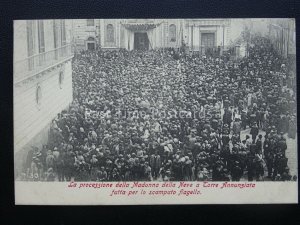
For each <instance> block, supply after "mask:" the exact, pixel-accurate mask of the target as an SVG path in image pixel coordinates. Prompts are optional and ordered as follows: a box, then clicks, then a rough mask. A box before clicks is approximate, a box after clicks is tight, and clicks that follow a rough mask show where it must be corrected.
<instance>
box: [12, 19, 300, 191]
mask: <svg viewBox="0 0 300 225" xmlns="http://www.w3.org/2000/svg"><path fill="white" fill-rule="evenodd" d="M13 57H14V63H13V66H14V71H13V89H14V90H13V100H14V103H13V104H14V105H13V107H14V167H15V182H23V183H24V182H31V183H33V184H35V185H39V184H42V183H44V182H65V183H70V182H135V181H139V182H172V181H174V182H180V181H189V182H207V181H208V182H232V183H235V182H236V183H238V182H246V183H247V182H295V183H296V182H298V181H297V180H298V172H297V171H298V168H297V163H298V162H297V112H296V111H297V107H296V106H297V104H296V31H295V20H294V19H292V18H284V19H275V18H272V19H269V18H252V19H251V18H245V19H230V18H224V19H222V18H219V19H216V18H214V19H208V18H204V19H201V18H199V19H195V18H193V19H188V18H187V19H182V18H180V19H163V18H161V19H157V18H156V19H151V18H150V19H47V20H15V21H14V54H13Z"/></svg>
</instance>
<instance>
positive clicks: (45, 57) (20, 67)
mask: <svg viewBox="0 0 300 225" xmlns="http://www.w3.org/2000/svg"><path fill="white" fill-rule="evenodd" d="M72 57H73V50H72V46H71V44H68V45H64V46H62V47H59V48H56V49H53V50H51V51H48V52H43V53H40V54H37V55H33V56H30V57H28V58H26V59H24V60H21V61H17V62H14V83H18V82H21V81H23V80H25V79H28V78H30V77H31V76H34V75H36V74H38V73H40V72H42V71H44V70H45V69H47V68H49V67H51V66H53V65H55V64H58V63H61V62H63V61H65V60H68V59H70V58H72Z"/></svg>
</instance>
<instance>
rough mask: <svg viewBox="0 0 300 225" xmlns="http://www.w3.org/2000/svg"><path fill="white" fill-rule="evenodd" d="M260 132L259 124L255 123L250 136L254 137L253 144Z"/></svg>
mask: <svg viewBox="0 0 300 225" xmlns="http://www.w3.org/2000/svg"><path fill="white" fill-rule="evenodd" d="M258 132H259V130H258V127H257V124H256V123H254V125H253V127H252V128H251V130H250V134H251V135H252V142H253V143H255V141H256V137H257V135H258Z"/></svg>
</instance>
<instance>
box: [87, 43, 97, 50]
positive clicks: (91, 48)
mask: <svg viewBox="0 0 300 225" xmlns="http://www.w3.org/2000/svg"><path fill="white" fill-rule="evenodd" d="M87 49H88V50H95V43H87Z"/></svg>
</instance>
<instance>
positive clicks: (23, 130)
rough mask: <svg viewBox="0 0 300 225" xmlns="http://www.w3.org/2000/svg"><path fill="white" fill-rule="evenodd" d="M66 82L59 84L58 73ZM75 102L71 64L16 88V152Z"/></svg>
mask: <svg viewBox="0 0 300 225" xmlns="http://www.w3.org/2000/svg"><path fill="white" fill-rule="evenodd" d="M61 71H63V73H64V80H63V83H62V85H60V84H59V73H60V72H61ZM38 85H39V86H40V87H41V93H42V97H41V103H40V105H38V104H37V102H36V92H37V87H38ZM71 101H72V69H71V62H68V63H66V64H65V65H62V67H59V68H55V69H54V70H53V71H51V72H48V73H47V74H45V75H44V76H41V77H38V76H36V77H35V78H34V79H33V80H31V81H30V82H28V84H27V85H22V86H18V84H16V85H15V89H14V137H15V138H14V143H15V151H18V150H19V149H20V148H22V146H24V145H25V144H26V143H27V142H29V141H30V140H31V139H32V138H33V137H34V136H35V135H36V134H37V133H38V132H39V131H40V130H41V129H43V128H44V127H45V126H46V125H47V124H48V123H49V121H51V120H52V119H53V118H54V117H55V116H56V115H57V113H59V112H61V111H62V110H63V109H65V108H66V107H67V106H68V104H69V103H70V102H71Z"/></svg>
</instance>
